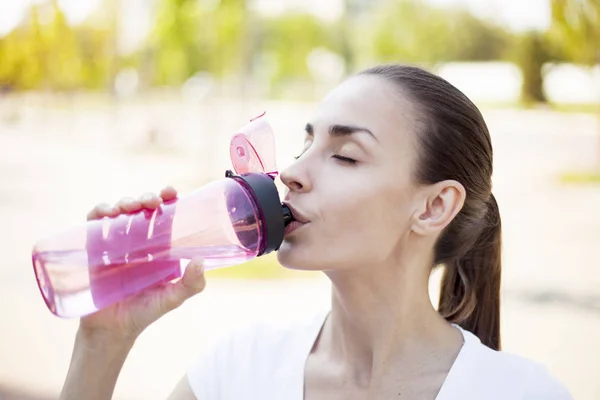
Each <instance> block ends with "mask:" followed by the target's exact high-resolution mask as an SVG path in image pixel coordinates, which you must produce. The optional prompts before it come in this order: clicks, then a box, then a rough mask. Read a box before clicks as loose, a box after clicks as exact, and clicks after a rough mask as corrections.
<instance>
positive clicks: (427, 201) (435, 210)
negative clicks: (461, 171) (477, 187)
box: [411, 180, 466, 236]
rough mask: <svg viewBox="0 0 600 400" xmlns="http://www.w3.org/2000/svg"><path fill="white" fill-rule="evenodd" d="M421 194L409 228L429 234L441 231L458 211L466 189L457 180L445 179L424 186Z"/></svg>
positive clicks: (462, 202) (463, 200) (421, 233)
mask: <svg viewBox="0 0 600 400" xmlns="http://www.w3.org/2000/svg"><path fill="white" fill-rule="evenodd" d="M423 194H424V196H423V197H422V199H421V201H420V202H421V204H420V205H419V207H418V210H417V211H416V212H415V214H414V215H413V220H412V225H411V229H412V231H413V232H415V233H417V234H419V235H423V236H430V235H435V234H438V233H440V232H442V231H443V230H444V228H446V226H448V224H450V222H452V220H453V219H454V217H455V216H456V214H458V213H459V212H460V210H461V209H462V207H463V204H464V202H465V197H466V190H465V188H464V186H463V185H461V184H460V183H458V182H457V181H454V180H446V181H442V182H438V183H436V184H433V185H430V186H428V187H426V188H425V189H424V193H423Z"/></svg>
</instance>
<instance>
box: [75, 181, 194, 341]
mask: <svg viewBox="0 0 600 400" xmlns="http://www.w3.org/2000/svg"><path fill="white" fill-rule="evenodd" d="M175 198H177V192H176V191H175V189H173V188H172V187H167V188H165V189H163V190H162V191H161V192H160V196H157V195H155V194H152V193H147V194H145V195H143V196H141V197H140V198H139V199H137V200H136V199H133V198H123V199H121V200H120V201H119V202H118V203H117V204H116V205H115V206H114V207H113V206H110V205H108V204H99V205H98V206H96V207H95V208H94V209H93V210H92V211H90V212H89V214H88V216H87V219H88V220H93V219H100V218H103V217H116V216H118V215H119V214H125V213H134V212H137V211H140V210H142V209H155V208H157V207H159V206H160V205H161V204H162V203H163V202H164V201H169V200H173V199H175ZM205 284H206V282H205V279H204V270H203V263H202V260H192V261H191V262H190V264H189V265H188V267H187V268H186V270H185V272H184V274H183V277H182V278H181V279H179V280H178V281H176V282H167V283H161V284H158V285H157V286H154V287H152V288H148V289H146V290H144V291H142V292H140V293H138V294H136V295H134V296H132V297H129V298H127V299H125V300H123V301H120V302H118V303H115V304H113V305H111V306H109V307H107V308H104V309H102V310H99V311H98V312H96V313H94V314H90V315H88V316H85V317H83V318H81V320H80V326H79V330H80V334H82V335H84V336H86V337H93V338H96V337H99V338H100V339H101V340H103V341H106V340H109V341H111V342H115V341H116V342H133V341H135V339H136V338H137V337H138V336H139V334H140V333H142V331H143V330H144V329H145V328H146V327H148V326H149V325H150V324H152V323H153V322H154V321H156V320H158V319H159V318H160V317H161V316H163V315H164V314H166V313H167V312H169V311H171V310H173V309H175V308H177V307H179V306H180V305H181V304H183V302H184V301H185V300H187V299H188V298H190V297H192V296H193V295H195V294H197V293H200V292H201V291H202V290H203V289H204V286H205Z"/></svg>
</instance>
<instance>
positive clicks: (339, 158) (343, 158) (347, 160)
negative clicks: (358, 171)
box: [333, 155, 356, 164]
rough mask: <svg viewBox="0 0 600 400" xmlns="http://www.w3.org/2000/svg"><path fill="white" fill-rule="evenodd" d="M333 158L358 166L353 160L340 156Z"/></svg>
mask: <svg viewBox="0 0 600 400" xmlns="http://www.w3.org/2000/svg"><path fill="white" fill-rule="evenodd" d="M333 158H335V159H337V160H340V161H342V162H345V163H348V164H356V160H355V159H353V158H349V157H344V156H338V155H335V156H333Z"/></svg>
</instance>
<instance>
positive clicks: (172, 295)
mask: <svg viewBox="0 0 600 400" xmlns="http://www.w3.org/2000/svg"><path fill="white" fill-rule="evenodd" d="M205 287H206V279H205V278H204V262H203V260H200V259H198V260H192V261H190V263H189V264H188V266H187V268H186V269H185V272H184V273H183V277H182V278H181V279H180V280H179V281H177V282H176V283H175V284H173V285H172V286H171V288H170V289H171V290H170V292H169V293H168V295H167V298H166V299H165V300H166V303H165V308H166V309H167V310H173V309H175V308H177V307H179V306H180V305H181V304H183V302H184V301H186V300H187V299H189V298H190V297H192V296H194V295H196V294H198V293H200V292H202V291H203V290H204V288H205Z"/></svg>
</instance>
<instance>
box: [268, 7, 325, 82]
mask: <svg viewBox="0 0 600 400" xmlns="http://www.w3.org/2000/svg"><path fill="white" fill-rule="evenodd" d="M330 33H331V32H330V31H328V29H327V27H326V26H325V25H324V24H323V23H322V22H321V21H320V20H319V19H317V18H316V17H315V16H314V15H310V14H286V15H283V16H281V17H278V18H268V19H265V20H263V23H262V28H261V34H260V47H261V50H262V52H263V57H266V59H265V58H263V60H266V62H267V63H271V65H272V69H273V70H272V74H271V78H272V79H273V80H274V81H281V80H285V79H294V78H310V71H309V69H308V65H307V63H306V62H305V60H306V59H307V57H308V55H309V54H310V53H311V51H312V50H313V49H315V48H319V47H322V48H327V49H329V50H332V51H335V50H337V49H335V48H334V47H335V46H334V44H333V40H332V38H330V37H328V35H329V34H330ZM267 65H268V64H267Z"/></svg>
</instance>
